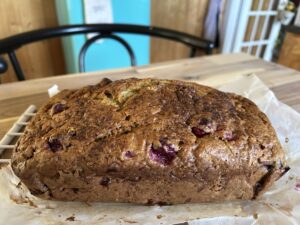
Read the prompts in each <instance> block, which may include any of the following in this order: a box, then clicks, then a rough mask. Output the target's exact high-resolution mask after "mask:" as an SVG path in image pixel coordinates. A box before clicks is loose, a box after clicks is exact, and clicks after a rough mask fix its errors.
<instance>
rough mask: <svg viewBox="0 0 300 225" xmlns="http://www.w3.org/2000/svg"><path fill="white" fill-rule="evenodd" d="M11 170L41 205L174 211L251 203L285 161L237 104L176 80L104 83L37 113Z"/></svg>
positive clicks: (237, 99) (266, 130)
mask: <svg viewBox="0 0 300 225" xmlns="http://www.w3.org/2000/svg"><path fill="white" fill-rule="evenodd" d="M197 136H198V137H197ZM12 166H13V170H14V171H15V173H16V175H17V176H19V177H20V178H21V180H22V181H23V182H24V183H25V184H26V185H27V186H28V188H29V189H30V190H31V192H32V193H33V194H34V195H37V196H40V197H43V198H48V199H59V200H80V201H117V202H135V203H147V202H148V203H149V201H150V202H151V203H158V202H165V203H173V204H174V203H184V202H187V201H188V202H203V201H218V200H219V201H220V200H231V199H253V198H255V197H256V196H257V195H258V194H259V193H262V192H263V191H265V190H266V188H267V187H268V186H270V185H271V184H272V183H273V182H274V181H275V180H276V179H278V178H279V177H280V176H281V175H282V174H283V170H284V167H285V159H284V153H283V150H282V148H281V146H280V143H279V141H278V139H277V137H276V134H275V131H274V129H273V128H272V126H271V124H270V122H269V120H268V119H267V117H266V115H265V114H264V113H262V112H261V111H260V110H259V109H258V108H257V106H256V105H255V104H254V103H253V102H251V101H250V100H248V99H246V98H243V97H241V96H237V95H235V94H226V93H223V92H220V91H217V90H215V89H212V88H209V87H206V86H201V85H198V84H194V83H186V82H182V81H169V80H155V79H127V80H119V81H115V82H111V81H109V80H108V79H105V80H103V81H102V82H100V83H99V84H98V85H95V86H88V87H85V88H82V89H79V90H65V91H62V92H61V93H59V94H58V95H56V96H55V97H53V98H51V99H50V100H49V102H47V103H46V104H45V105H44V106H42V107H41V108H40V109H39V111H38V113H37V115H36V116H35V118H34V119H33V121H32V122H31V123H30V124H29V125H28V126H27V129H26V131H25V134H24V135H23V136H22V137H21V138H20V140H19V141H18V143H17V147H16V149H15V150H14V153H13V157H12ZM262 182H263V184H262ZM187 188H188V190H189V191H188V192H187V191H186V190H187Z"/></svg>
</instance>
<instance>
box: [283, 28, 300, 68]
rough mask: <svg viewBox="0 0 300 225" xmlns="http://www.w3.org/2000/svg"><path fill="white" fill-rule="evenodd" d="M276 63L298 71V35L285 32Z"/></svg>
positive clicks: (299, 44) (299, 45)
mask: <svg viewBox="0 0 300 225" xmlns="http://www.w3.org/2000/svg"><path fill="white" fill-rule="evenodd" d="M278 63H279V64H281V65H284V66H287V67H290V68H293V69H296V70H300V35H299V34H294V33H289V32H287V33H286V35H285V38H284V41H283V45H282V48H281V50H280V55H279V59H278Z"/></svg>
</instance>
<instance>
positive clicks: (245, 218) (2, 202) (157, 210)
mask: <svg viewBox="0 0 300 225" xmlns="http://www.w3.org/2000/svg"><path fill="white" fill-rule="evenodd" d="M197 82H198V83H202V84H206V85H210V86H214V87H216V88H218V89H219V90H222V91H227V92H234V93H237V94H240V95H243V96H245V97H247V98H249V99H251V100H252V101H254V102H255V103H256V104H257V105H258V106H259V108H260V109H261V110H262V111H264V112H265V113H266V114H267V116H268V117H269V119H270V121H271V123H272V125H273V126H274V128H275V130H276V132H277V135H278V137H279V139H280V141H281V144H282V145H283V147H284V150H285V152H286V156H287V160H288V165H289V166H290V167H291V170H290V171H289V172H288V173H287V174H286V175H285V176H284V177H282V178H281V179H280V180H278V181H277V182H276V183H275V185H273V186H272V187H271V189H270V190H269V191H268V192H267V193H265V194H264V195H263V196H262V197H261V198H260V199H258V200H256V201H234V202H226V203H210V204H182V205H176V206H163V207H160V206H139V205H133V204H115V203H92V204H87V203H79V202H58V201H46V200H41V199H38V198H36V197H34V196H32V195H30V193H29V192H28V190H27V189H26V187H24V186H23V185H22V184H20V183H19V179H18V178H17V177H16V176H15V175H14V174H13V172H12V170H11V168H10V167H9V166H7V167H4V168H2V169H1V170H0V225H2V224H10V225H20V224H22V225H25V224H30V225H35V224H47V225H48V224H49V225H51V224H74V225H75V224H76V225H77V224H177V223H183V222H186V221H188V223H189V224H193V225H196V224H201V225H204V224H205V225H215V224H225V225H226V224H243V225H248V224H278V225H284V224H300V114H299V113H298V112H296V111H295V110H293V109H292V108H290V107H288V106H287V105H285V104H283V103H281V102H279V101H278V100H277V99H276V97H275V95H274V94H273V93H272V92H271V91H270V90H269V89H268V88H267V86H265V85H264V84H263V83H262V82H261V81H260V79H259V78H257V77H256V76H255V75H243V76H237V77H235V78H232V79H231V80H227V81H226V83H223V82H224V81H222V80H221V79H220V80H217V79H214V80H203V81H197Z"/></svg>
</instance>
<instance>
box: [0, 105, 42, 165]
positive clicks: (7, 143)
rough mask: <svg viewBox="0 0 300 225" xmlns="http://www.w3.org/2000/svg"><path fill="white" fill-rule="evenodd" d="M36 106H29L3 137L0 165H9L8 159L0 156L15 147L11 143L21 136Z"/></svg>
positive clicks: (0, 144) (0, 146)
mask: <svg viewBox="0 0 300 225" xmlns="http://www.w3.org/2000/svg"><path fill="white" fill-rule="evenodd" d="M36 110H37V108H36V106H34V105H30V106H29V107H28V108H27V109H26V110H25V112H24V113H23V114H22V115H21V116H20V117H19V119H18V120H17V121H16V122H15V123H14V125H13V126H12V127H11V128H10V129H9V130H8V131H7V133H6V134H5V135H4V137H3V138H2V139H1V141H0V164H2V163H10V159H3V158H1V156H2V155H3V154H4V153H5V151H7V150H11V149H13V148H14V147H15V144H13V143H12V142H13V141H14V140H15V139H16V138H17V139H18V138H19V137H20V136H21V135H22V134H23V130H24V129H25V127H26V125H27V124H28V121H29V120H31V119H32V117H34V116H35V114H36Z"/></svg>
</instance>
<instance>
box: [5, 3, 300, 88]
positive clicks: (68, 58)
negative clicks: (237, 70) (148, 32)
mask: <svg viewBox="0 0 300 225" xmlns="http://www.w3.org/2000/svg"><path fill="white" fill-rule="evenodd" d="M298 6H299V1H297V0H293V1H288V0H245V1H242V0H22V1H20V0H1V4H0V21H1V29H0V39H2V38H5V37H8V36H10V35H14V34H17V33H21V32H25V31H29V30H33V29H40V28H48V27H55V26H59V25H66V24H84V23H125V24H138V25H147V26H158V27H163V28H169V29H174V30H177V31H181V32H185V33H188V34H192V35H195V36H197V37H201V38H204V39H207V40H210V41H212V42H213V43H215V46H216V47H215V49H214V51H213V54H219V53H232V52H244V53H246V54H251V55H253V56H256V57H260V58H263V59H265V60H267V61H274V62H278V63H280V64H283V65H286V66H289V67H291V68H294V69H300V64H299V62H300V61H299V60H300V32H299V29H298V28H297V27H298V26H300V16H299V12H300V10H298ZM92 36H93V34H89V35H76V36H72V37H65V38H62V39H60V38H55V39H49V40H45V41H40V42H36V43H34V44H30V45H26V46H24V47H22V48H20V49H19V50H18V51H17V52H16V54H17V56H18V59H19V61H20V64H21V66H22V68H23V70H24V73H25V74H26V79H33V78H40V77H46V76H54V75H60V74H66V73H77V72H78V54H79V51H80V48H81V46H82V45H83V44H84V42H85V41H86V40H87V39H89V38H91V37H92ZM120 36H121V37H123V38H124V39H125V40H126V41H127V42H128V43H129V44H130V45H131V47H132V48H133V50H134V52H135V55H136V59H137V65H139V66H141V65H146V64H150V63H159V62H164V61H168V60H175V59H182V58H187V57H188V55H189V49H188V48H187V47H186V46H184V45H183V44H180V43H175V42H172V41H169V40H164V39H157V38H152V37H151V38H150V37H149V36H142V35H131V34H130V35H129V34H120ZM197 55H198V56H202V55H204V53H203V52H201V51H199V52H197ZM4 58H5V59H6V60H7V61H8V59H7V56H4ZM129 65H130V60H129V57H128V54H127V52H126V50H125V49H124V48H123V47H122V46H121V45H120V44H119V43H118V42H115V41H113V40H101V41H97V42H96V43H95V44H93V46H92V47H91V48H90V49H89V50H88V53H87V56H86V71H100V70H106V69H114V68H124V67H128V66H129ZM16 80H17V78H16V75H15V73H14V71H13V69H12V67H11V66H10V67H9V68H8V70H7V72H5V74H3V75H2V76H1V82H3V83H6V82H12V81H16Z"/></svg>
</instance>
